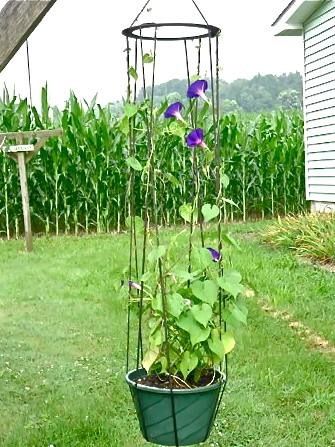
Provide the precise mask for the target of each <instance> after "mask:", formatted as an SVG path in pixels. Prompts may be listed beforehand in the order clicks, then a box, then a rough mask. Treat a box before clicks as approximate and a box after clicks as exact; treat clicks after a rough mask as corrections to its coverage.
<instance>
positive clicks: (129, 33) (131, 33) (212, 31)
mask: <svg viewBox="0 0 335 447" xmlns="http://www.w3.org/2000/svg"><path fill="white" fill-rule="evenodd" d="M165 27H166V28H168V27H177V28H178V27H179V28H181V27H183V28H198V29H200V30H203V29H204V30H207V32H206V33H203V34H196V35H192V36H183V37H182V36H174V37H158V36H156V37H154V36H142V35H140V34H137V33H136V31H139V30H140V31H142V30H143V29H150V28H153V29H154V30H155V29H157V28H165ZM220 33H221V30H220V28H217V27H216V26H213V25H207V24H200V23H142V24H141V25H136V26H131V27H130V28H125V29H124V30H123V31H122V34H123V35H124V36H126V37H128V38H131V39H141V40H157V41H166V42H168V41H178V40H194V39H204V38H206V37H207V38H208V37H209V38H211V39H212V38H213V37H216V36H218V35H219V34H220Z"/></svg>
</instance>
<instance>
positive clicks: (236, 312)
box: [230, 304, 248, 325]
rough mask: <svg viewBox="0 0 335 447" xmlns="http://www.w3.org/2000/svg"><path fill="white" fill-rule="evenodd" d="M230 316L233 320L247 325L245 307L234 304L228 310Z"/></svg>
mask: <svg viewBox="0 0 335 447" xmlns="http://www.w3.org/2000/svg"><path fill="white" fill-rule="evenodd" d="M230 312H231V315H232V316H233V317H234V318H235V320H237V321H239V322H241V323H243V324H245V325H246V324H247V316H248V310H247V309H246V307H244V306H243V307H239V306H237V305H236V304H234V305H233V306H232V308H231V309H230Z"/></svg>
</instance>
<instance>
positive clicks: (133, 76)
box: [128, 67, 138, 81]
mask: <svg viewBox="0 0 335 447" xmlns="http://www.w3.org/2000/svg"><path fill="white" fill-rule="evenodd" d="M128 73H129V74H130V76H131V77H132V78H134V79H135V81H137V79H138V74H137V71H136V70H135V68H134V67H130V68H129V71H128Z"/></svg>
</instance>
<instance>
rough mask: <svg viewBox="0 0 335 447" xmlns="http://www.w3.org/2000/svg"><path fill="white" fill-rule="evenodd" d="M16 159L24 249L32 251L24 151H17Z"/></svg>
mask: <svg viewBox="0 0 335 447" xmlns="http://www.w3.org/2000/svg"><path fill="white" fill-rule="evenodd" d="M17 161H18V165H19V172H20V185H21V196H22V209H23V221H24V234H25V239H26V250H27V251H28V252H29V251H32V249H33V236H32V233H31V219H30V208H29V193H28V184H27V170H26V155H25V153H24V152H18V153H17Z"/></svg>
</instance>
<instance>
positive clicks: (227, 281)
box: [217, 270, 244, 298]
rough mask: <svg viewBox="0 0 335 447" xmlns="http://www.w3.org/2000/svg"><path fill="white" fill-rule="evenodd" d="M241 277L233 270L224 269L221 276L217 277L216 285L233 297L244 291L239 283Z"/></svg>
mask: <svg viewBox="0 0 335 447" xmlns="http://www.w3.org/2000/svg"><path fill="white" fill-rule="evenodd" d="M241 280H242V277H241V275H240V273H239V272H236V271H235V270H227V271H224V273H223V275H222V277H221V278H219V279H218V281H217V282H218V285H219V286H220V287H221V288H222V289H223V290H224V291H225V292H227V293H229V294H230V295H232V296H233V297H234V298H236V297H237V295H239V294H240V293H242V292H243V291H244V286H243V285H242V284H240V282H241Z"/></svg>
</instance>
